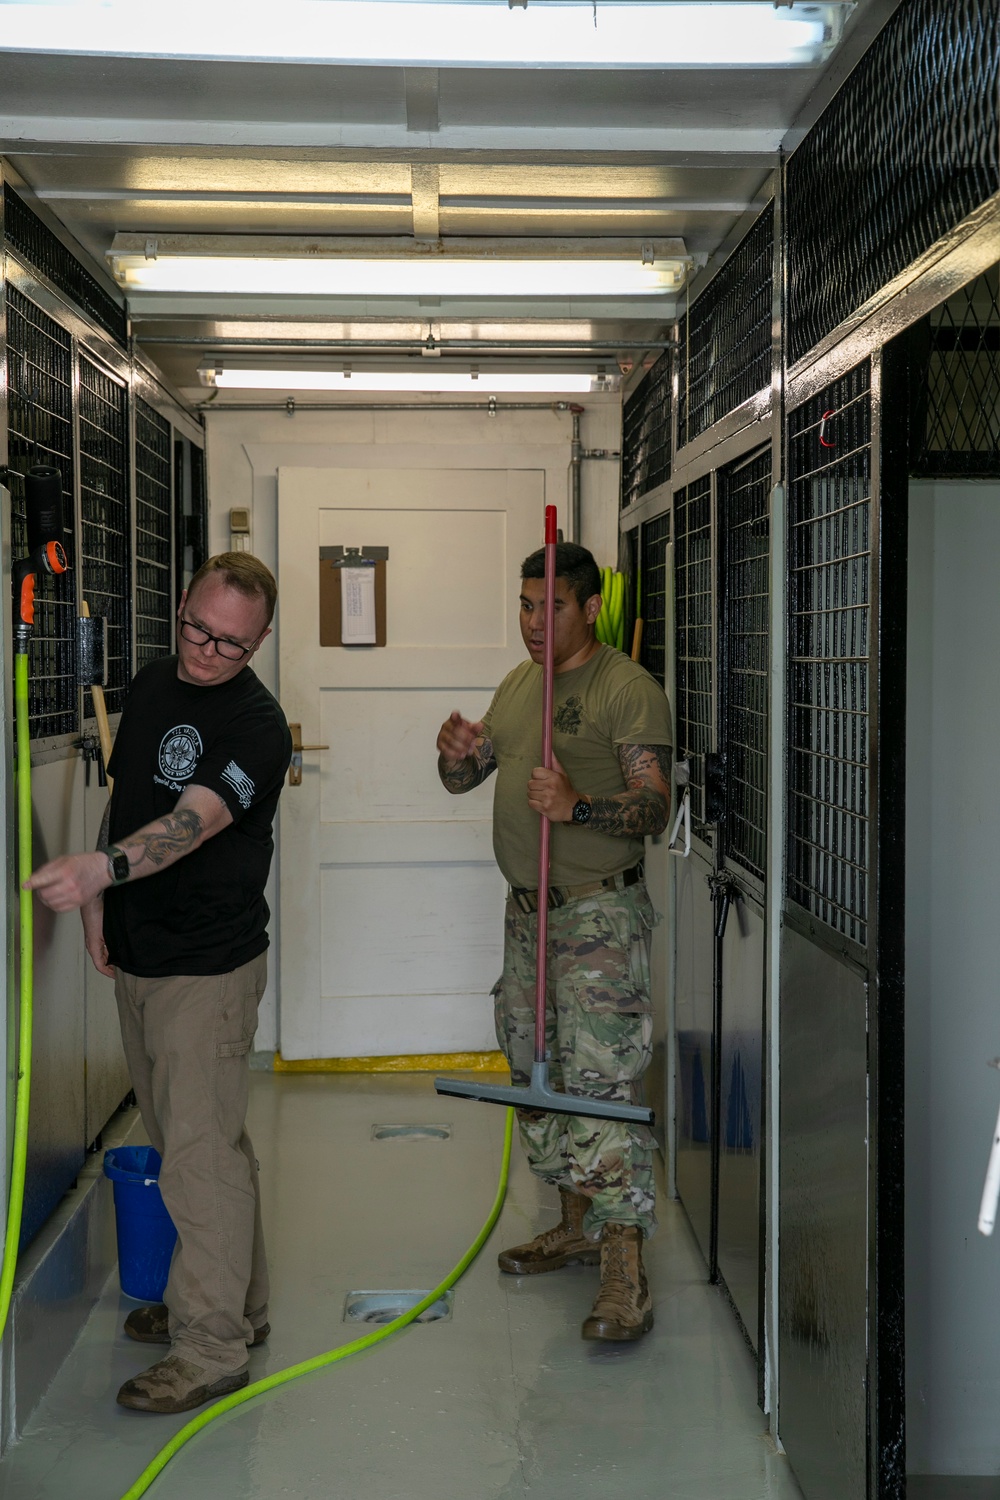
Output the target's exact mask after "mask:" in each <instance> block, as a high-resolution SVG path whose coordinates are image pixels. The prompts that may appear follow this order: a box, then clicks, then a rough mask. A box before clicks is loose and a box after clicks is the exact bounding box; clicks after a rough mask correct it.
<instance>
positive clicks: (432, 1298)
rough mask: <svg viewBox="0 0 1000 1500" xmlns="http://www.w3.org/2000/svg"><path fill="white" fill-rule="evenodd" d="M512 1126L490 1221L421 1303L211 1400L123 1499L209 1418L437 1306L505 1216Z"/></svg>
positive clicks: (140, 1488) (138, 1491) (132, 1499)
mask: <svg viewBox="0 0 1000 1500" xmlns="http://www.w3.org/2000/svg"><path fill="white" fill-rule="evenodd" d="M513 1131H514V1111H513V1110H512V1109H508V1110H507V1120H506V1128H505V1129H504V1137H503V1155H502V1157H501V1161H500V1181H499V1183H498V1184H497V1192H496V1197H495V1198H494V1200H493V1207H492V1208H491V1209H490V1212H489V1216H488V1217H487V1220H486V1223H485V1224H484V1225H483V1227H482V1229H481V1230H480V1231H479V1233H478V1235H477V1236H476V1238H475V1239H474V1240H473V1242H472V1244H471V1245H470V1246H469V1248H468V1250H466V1252H465V1254H464V1255H463V1256H462V1259H461V1260H460V1261H459V1262H458V1265H457V1266H455V1267H454V1268H453V1269H452V1270H451V1271H449V1272H448V1275H447V1276H446V1277H445V1278H444V1280H443V1281H442V1282H441V1283H440V1284H439V1285H438V1286H436V1287H435V1288H434V1290H433V1291H432V1292H428V1293H427V1296H426V1297H424V1298H423V1300H422V1301H420V1302H418V1303H417V1305H416V1307H411V1308H410V1310H409V1312H405V1313H403V1314H402V1316H401V1317H398V1318H393V1320H392V1322H391V1323H386V1324H385V1326H384V1327H383V1328H379V1329H378V1330H377V1331H376V1332H375V1333H368V1334H365V1336H364V1338H360V1339H354V1340H353V1342H352V1343H350V1344H342V1345H341V1346H340V1347H339V1348H337V1349H329V1350H328V1351H327V1352H326V1354H317V1355H315V1356H314V1357H313V1358H312V1359H304V1360H303V1361H302V1362H301V1364H297V1365H289V1367H288V1369H287V1370H277V1371H276V1372H275V1373H274V1374H273V1375H267V1376H265V1377H264V1379H263V1380H255V1381H254V1382H253V1383H252V1384H251V1385H245V1386H244V1387H243V1389H242V1390H241V1391H234V1393H233V1394H232V1395H231V1396H224V1397H223V1398H222V1400H221V1401H217V1402H216V1403H215V1405H214V1406H210V1407H209V1408H208V1410H207V1411H203V1412H201V1413H200V1414H199V1415H198V1416H197V1417H195V1418H194V1419H193V1421H190V1422H188V1424H187V1426H186V1427H182V1428H181V1430H180V1432H178V1433H176V1434H175V1435H174V1436H173V1437H172V1438H171V1439H170V1441H169V1443H166V1444H165V1445H164V1447H162V1448H161V1449H160V1451H159V1453H158V1454H157V1455H156V1457H155V1458H154V1459H153V1461H152V1463H150V1464H148V1465H147V1467H146V1468H145V1469H143V1471H142V1473H141V1474H140V1475H139V1478H138V1479H137V1480H136V1482H135V1484H133V1486H132V1488H131V1489H129V1490H126V1492H125V1494H124V1495H123V1496H122V1497H121V1500H139V1496H140V1495H144V1494H145V1493H146V1491H147V1490H148V1489H149V1486H150V1485H151V1484H152V1482H153V1480H154V1479H155V1478H156V1476H157V1475H158V1474H161V1473H162V1472H163V1470H164V1469H165V1468H166V1466H167V1464H168V1463H169V1462H170V1460H171V1459H172V1458H173V1456H174V1454H175V1453H178V1452H179V1451H180V1449H181V1448H183V1447H184V1444H185V1443H187V1442H190V1440H191V1438H193V1437H194V1436H195V1434H196V1433H198V1432H201V1430H202V1429H203V1428H204V1427H207V1426H208V1424H209V1423H210V1422H214V1421H215V1419H216V1418H217V1417H221V1416H223V1415H224V1414H225V1413H226V1412H227V1411H232V1410H233V1408H234V1407H236V1406H242V1405H243V1403H244V1401H252V1400H253V1398H254V1397H255V1396H262V1395H263V1394H264V1393H265V1391H273V1390H275V1389H276V1388H277V1387H278V1386H279V1385H286V1384H287V1383H288V1381H290V1380H297V1379H298V1377H299V1376H300V1375H310V1374H311V1373H312V1372H313V1370H321V1369H323V1367H324V1366H325V1365H332V1364H335V1363H336V1361H337V1360H341V1359H347V1358H348V1356H349V1355H351V1354H360V1353H361V1351H362V1349H370V1348H371V1347H372V1345H373V1344H379V1343H381V1342H382V1340H383V1339H387V1338H389V1337H391V1335H392V1334H394V1333H398V1332H399V1330H400V1329H401V1328H405V1327H406V1326H407V1325H408V1324H409V1323H412V1322H414V1321H415V1320H416V1319H417V1318H419V1317H420V1314H421V1313H423V1312H426V1311H427V1309H428V1308H429V1307H432V1306H433V1305H434V1303H435V1302H436V1301H437V1300H438V1298H439V1297H442V1296H443V1295H444V1293H445V1292H447V1291H448V1290H450V1288H451V1287H453V1286H454V1285H455V1283H456V1281H458V1280H459V1278H460V1277H461V1276H464V1274H465V1272H466V1271H467V1270H468V1269H469V1267H470V1266H471V1265H472V1262H473V1261H474V1260H475V1258H476V1256H477V1255H478V1254H479V1252H480V1250H481V1249H482V1248H483V1246H484V1245H485V1243H486V1241H487V1240H488V1239H489V1237H490V1234H491V1233H492V1231H493V1226H494V1224H495V1223H496V1221H497V1219H498V1218H499V1217H500V1210H501V1208H502V1207H503V1200H504V1197H505V1196H506V1193H507V1177H508V1174H509V1172H510V1147H511V1140H512V1138H513Z"/></svg>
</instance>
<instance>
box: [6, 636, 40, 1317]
mask: <svg viewBox="0 0 1000 1500" xmlns="http://www.w3.org/2000/svg"><path fill="white" fill-rule="evenodd" d="M23 644H24V650H23V651H22V650H21V649H20V648H21V645H22V641H21V640H20V639H19V640H18V650H17V654H16V655H15V657H14V717H15V720H16V725H17V731H16V732H17V883H18V895H19V898H20V913H21V976H20V977H21V983H20V1014H19V1019H18V1042H17V1047H18V1066H17V1096H16V1104H15V1107H14V1149H13V1151H12V1153H11V1167H10V1189H9V1191H8V1194H7V1233H6V1237H5V1239H4V1246H3V1270H2V1271H0V1334H2V1333H3V1330H4V1329H5V1328H6V1326H7V1314H8V1312H9V1311H10V1294H11V1290H12V1288H13V1285H14V1271H15V1269H16V1266H17V1247H18V1242H19V1241H20V1238H21V1211H22V1209H23V1207H24V1167H25V1162H26V1160H27V1156H28V1103H29V1100H30V1097H31V1015H32V990H33V978H34V975H33V961H34V920H33V917H34V913H33V911H32V905H31V902H32V895H31V892H30V891H26V890H25V889H24V882H25V881H26V880H27V879H28V877H29V876H30V875H31V735H30V729H29V724H28V648H27V641H26V640H25V641H24V642H23Z"/></svg>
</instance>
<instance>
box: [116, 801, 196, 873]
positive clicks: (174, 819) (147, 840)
mask: <svg viewBox="0 0 1000 1500" xmlns="http://www.w3.org/2000/svg"><path fill="white" fill-rule="evenodd" d="M160 825H161V828H162V829H163V832H160V831H159V830H156V831H155V832H150V833H140V834H135V835H134V836H133V837H132V838H130V839H126V840H125V842H124V844H123V845H122V848H123V849H124V850H125V851H126V853H128V854H129V855H131V853H132V850H133V849H139V850H141V851H142V852H141V853H140V855H139V858H138V859H137V860H134V861H133V864H132V867H133V869H134V868H135V867H136V866H137V865H141V864H142V862H143V860H144V859H148V860H149V863H150V864H151V865H162V864H163V863H164V862H166V861H169V862H171V863H172V862H173V860H174V859H179V858H180V857H181V856H182V855H184V854H190V852H191V849H192V848H193V846H194V845H195V844H196V843H197V842H198V840H199V838H200V837H201V833H202V821H201V818H200V817H199V815H198V814H197V813H196V812H195V811H194V809H193V808H190V807H186V808H184V810H183V812H178V813H169V814H168V815H167V817H165V818H161V819H160Z"/></svg>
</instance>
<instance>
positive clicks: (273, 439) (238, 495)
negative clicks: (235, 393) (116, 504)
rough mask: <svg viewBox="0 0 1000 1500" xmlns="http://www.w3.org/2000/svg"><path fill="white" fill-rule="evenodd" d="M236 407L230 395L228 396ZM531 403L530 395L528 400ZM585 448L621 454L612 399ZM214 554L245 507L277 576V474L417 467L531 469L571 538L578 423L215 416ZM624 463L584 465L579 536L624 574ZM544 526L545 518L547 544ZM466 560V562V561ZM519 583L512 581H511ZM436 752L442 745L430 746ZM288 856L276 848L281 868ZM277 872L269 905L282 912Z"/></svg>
mask: <svg viewBox="0 0 1000 1500" xmlns="http://www.w3.org/2000/svg"><path fill="white" fill-rule="evenodd" d="M227 399H228V398H227ZM527 399H531V398H527ZM581 404H582V405H583V406H584V407H585V413H584V416H583V418H582V422H581V433H582V441H583V446H584V448H617V447H618V445H619V442H620V438H621V409H620V404H619V399H618V397H617V396H613V395H600V396H597V395H595V396H587V397H585V398H583V401H582V403H581ZM206 429H207V443H206V454H207V474H208V496H209V545H210V548H211V550H212V551H213V552H220V551H224V550H226V549H227V548H228V547H229V511H230V508H231V507H233V506H245V507H248V508H249V510H250V516H251V549H252V551H253V552H255V553H256V555H257V556H258V557H260V558H261V559H262V560H263V561H264V562H266V563H267V564H268V566H269V567H271V568H274V569H275V571H277V489H278V484H277V472H278V468H279V467H283V466H289V467H315V468H323V467H329V468H330V469H337V468H344V467H349V468H366V467H380V466H383V465H389V466H394V467H395V466H402V465H408V466H412V467H430V468H433V467H452V466H454V467H465V468H505V469H506V468H512V469H513V468H533V469H541V470H543V471H544V473H545V496H546V503H549V504H555V505H557V506H558V507H559V524H560V526H562V527H563V528H564V530H566V531H567V532H568V525H569V522H568V503H567V502H568V486H569V457H570V436H571V432H572V423H571V418H570V416H569V414H568V413H566V412H562V413H560V412H554V411H553V410H552V409H551V408H550V407H548V406H541V407H540V409H539V410H536V411H518V412H505V411H503V410H501V411H499V412H498V414H497V415H496V416H490V415H489V414H488V413H487V412H485V411H476V410H471V411H469V412H455V411H443V410H435V409H434V406H433V402H431V401H429V402H428V405H427V408H426V409H424V410H421V411H408V412H389V411H381V412H371V411H368V412H362V411H350V410H346V409H345V410H344V411H334V412H331V411H309V409H308V406H307V404H306V403H305V402H300V403H299V404H298V407H297V410H296V411H295V414H294V415H293V416H289V415H288V414H287V413H286V412H285V411H283V410H278V411H274V412H270V411H268V412H250V411H248V412H246V413H245V414H244V413H239V414H236V413H231V412H230V413H226V414H222V413H212V412H211V411H208V412H207V413H206ZM618 486H619V474H618V464H617V463H616V462H614V461H607V460H594V461H591V462H587V463H585V464H584V465H583V479H582V486H581V489H582V494H581V536H580V538H579V540H580V541H581V542H582V543H583V545H584V546H586V547H589V548H590V549H591V550H592V551H593V553H594V555H595V557H596V558H597V561H598V562H599V563H601V564H604V563H608V564H611V565H614V564H615V562H616V558H617V553H618ZM540 543H541V517H539V544H540ZM457 561H459V562H460V561H461V560H460V559H457ZM512 582H513V581H512ZM280 628H281V622H280V600H279V611H278V619H277V623H276V628H275V633H274V635H272V636H271V637H270V639H268V640H267V641H266V642H265V643H264V646H263V647H262V648H261V650H260V652H259V654H258V656H257V658H256V660H255V668H256V670H257V672H258V673H259V675H260V677H261V679H262V681H264V682H265V683H266V685H267V686H268V687H269V688H270V689H271V690H272V691H273V692H276V693H279V696H280V692H279V689H280V685H279V683H278V681H277V642H278V635H277V632H278V631H279V630H280ZM428 754H433V747H429V748H428ZM281 857H282V851H281V850H280V848H279V850H278V862H279V863H280V859H281ZM274 882H275V874H274V873H273V872H272V877H271V883H270V888H269V890H268V895H267V899H268V904H269V906H270V908H271V911H272V913H275V912H276V911H277V909H278V902H277V899H276V896H275V890H274ZM277 927H278V924H277V922H276V919H275V917H274V916H273V915H272V919H271V940H272V949H271V965H270V971H271V977H270V983H269V985H268V991H267V994H266V995H265V998H264V1001H263V1004H262V1006H261V1013H260V1028H259V1030H258V1033H257V1041H256V1044H255V1045H256V1046H257V1047H258V1048H259V1049H260V1050H262V1051H271V1050H273V1049H274V1048H276V1047H277V1046H278V1045H279V1037H280V1019H279V1018H280V994H279V985H278V982H277V976H278V969H279V965H280V942H281V934H280V931H278V930H277Z"/></svg>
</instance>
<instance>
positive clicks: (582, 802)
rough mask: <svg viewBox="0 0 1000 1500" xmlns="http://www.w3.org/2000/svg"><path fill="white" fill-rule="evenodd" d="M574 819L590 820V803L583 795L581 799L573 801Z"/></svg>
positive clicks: (584, 821)
mask: <svg viewBox="0 0 1000 1500" xmlns="http://www.w3.org/2000/svg"><path fill="white" fill-rule="evenodd" d="M572 821H573V822H574V823H589V822H590V803H589V802H588V801H586V799H585V798H583V797H581V798H580V799H579V801H577V802H574V803H573V817H572Z"/></svg>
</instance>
